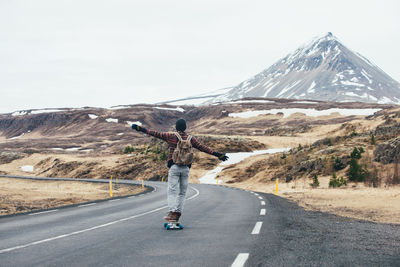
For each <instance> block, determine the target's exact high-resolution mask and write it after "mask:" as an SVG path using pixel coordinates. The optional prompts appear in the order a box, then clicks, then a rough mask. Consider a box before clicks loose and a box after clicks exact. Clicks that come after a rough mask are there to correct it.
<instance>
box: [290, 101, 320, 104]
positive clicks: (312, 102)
mask: <svg viewBox="0 0 400 267" xmlns="http://www.w3.org/2000/svg"><path fill="white" fill-rule="evenodd" d="M293 103H296V104H318V102H314V101H294V102H293Z"/></svg>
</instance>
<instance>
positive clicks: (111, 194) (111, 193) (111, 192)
mask: <svg viewBox="0 0 400 267" xmlns="http://www.w3.org/2000/svg"><path fill="white" fill-rule="evenodd" d="M112 196H113V191H112V176H111V177H110V197H112Z"/></svg>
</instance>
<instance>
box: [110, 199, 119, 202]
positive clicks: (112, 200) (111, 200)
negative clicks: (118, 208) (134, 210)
mask: <svg viewBox="0 0 400 267" xmlns="http://www.w3.org/2000/svg"><path fill="white" fill-rule="evenodd" d="M119 200H121V199H120V198H116V199H110V200H109V201H108V202H114V201H119Z"/></svg>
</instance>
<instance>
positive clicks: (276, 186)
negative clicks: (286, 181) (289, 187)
mask: <svg viewBox="0 0 400 267" xmlns="http://www.w3.org/2000/svg"><path fill="white" fill-rule="evenodd" d="M278 184H279V178H276V180H275V195H278Z"/></svg>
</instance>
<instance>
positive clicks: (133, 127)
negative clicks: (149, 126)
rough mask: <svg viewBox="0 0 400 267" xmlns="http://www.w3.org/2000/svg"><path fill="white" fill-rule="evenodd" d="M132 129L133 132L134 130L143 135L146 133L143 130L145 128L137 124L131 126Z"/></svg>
mask: <svg viewBox="0 0 400 267" xmlns="http://www.w3.org/2000/svg"><path fill="white" fill-rule="evenodd" d="M132 129H133V130H136V131H138V132H139V131H140V132H143V133H146V132H147V130H146V129H145V128H143V127H142V126H139V125H137V124H132Z"/></svg>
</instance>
